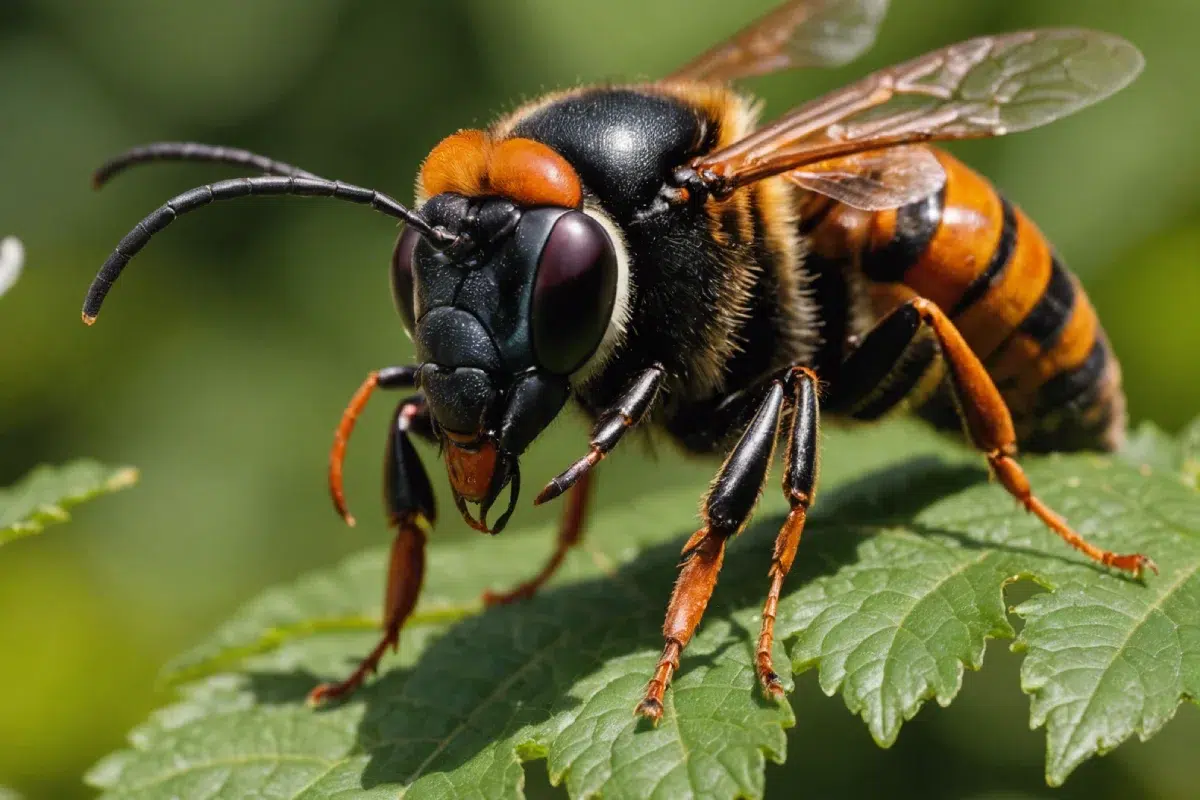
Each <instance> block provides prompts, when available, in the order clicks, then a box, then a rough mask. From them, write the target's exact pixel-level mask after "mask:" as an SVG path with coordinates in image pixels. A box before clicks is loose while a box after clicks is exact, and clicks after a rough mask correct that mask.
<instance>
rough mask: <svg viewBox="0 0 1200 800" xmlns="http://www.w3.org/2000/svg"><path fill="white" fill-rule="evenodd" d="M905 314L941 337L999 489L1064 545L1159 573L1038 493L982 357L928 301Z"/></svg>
mask: <svg viewBox="0 0 1200 800" xmlns="http://www.w3.org/2000/svg"><path fill="white" fill-rule="evenodd" d="M903 313H916V314H918V315H919V316H920V320H921V322H922V323H923V324H925V325H928V326H929V327H930V328H931V329H932V330H933V333H934V335H935V336H936V337H937V340H938V344H939V346H940V347H941V351H942V356H943V358H945V360H946V364H947V366H948V367H949V372H950V381H951V385H952V386H953V387H954V393H955V395H956V397H957V399H958V407H959V409H960V413H961V414H962V417H963V421H964V422H965V424H966V428H967V434H968V436H969V437H970V439H971V442H972V443H973V444H974V445H975V446H976V447H977V448H979V449H980V450H981V451H982V452H983V453H984V455H986V456H987V460H988V464H989V465H990V466H991V468H992V472H993V474H995V476H996V478H997V479H998V480H999V482H1000V485H1001V486H1003V487H1004V488H1005V489H1006V490H1007V491H1008V493H1009V494H1011V495H1012V496H1013V497H1015V498H1016V499H1017V500H1018V501H1019V502H1020V503H1021V505H1023V506H1024V507H1025V509H1026V510H1027V511H1029V512H1031V513H1032V514H1034V516H1036V517H1037V518H1038V519H1040V520H1041V521H1042V522H1043V523H1044V524H1045V525H1046V527H1048V528H1049V529H1050V530H1052V531H1053V532H1054V533H1055V534H1057V535H1058V536H1060V537H1061V538H1062V540H1063V541H1065V542H1066V543H1067V544H1069V545H1071V547H1074V548H1075V549H1076V550H1079V551H1080V552H1082V553H1084V554H1085V555H1087V556H1088V557H1089V558H1091V559H1092V560H1093V561H1096V562H1098V563H1100V564H1104V565H1105V566H1110V567H1116V568H1117V569H1120V570H1124V571H1126V572H1129V573H1131V574H1132V575H1134V576H1135V577H1140V576H1141V574H1142V572H1143V571H1144V570H1146V569H1149V570H1152V571H1154V572H1158V567H1157V566H1155V564H1154V562H1153V561H1151V560H1150V558H1148V557H1147V556H1144V555H1141V554H1137V553H1131V554H1121V553H1114V552H1112V551H1110V550H1104V549H1103V548H1100V547H1097V546H1096V545H1094V544H1092V543H1090V542H1088V541H1087V540H1086V539H1084V538H1083V537H1082V536H1080V535H1079V534H1078V533H1077V532H1075V531H1074V530H1073V529H1072V528H1071V526H1070V525H1068V524H1067V521H1066V520H1064V519H1063V518H1062V517H1061V516H1059V515H1058V514H1057V513H1055V512H1054V511H1053V510H1052V509H1051V508H1049V507H1048V506H1047V505H1046V504H1045V503H1043V502H1042V501H1041V500H1039V499H1038V497H1037V496H1036V495H1034V494H1033V490H1032V488H1031V487H1030V485H1029V479H1028V478H1026V476H1025V471H1024V470H1023V469H1021V466H1020V465H1019V464H1018V463H1017V462H1016V460H1015V459H1014V458H1013V454H1014V453H1015V452H1016V447H1017V436H1016V431H1015V430H1014V429H1013V422H1012V416H1011V415H1010V414H1009V411H1008V406H1006V405H1005V403H1004V399H1003V398H1002V397H1001V396H1000V392H999V390H997V389H996V384H995V383H993V382H992V379H991V376H989V375H988V373H987V370H985V369H984V367H983V364H982V363H980V361H979V358H978V356H976V355H975V353H974V352H972V351H971V348H970V347H969V346H968V345H967V343H966V340H964V339H963V337H962V334H961V333H959V331H958V329H957V328H956V327H955V326H954V323H953V322H951V321H950V319H949V318H948V317H946V315H945V314H944V313H942V310H941V309H940V308H938V307H937V306H936V305H935V304H934V303H932V302H930V301H929V300H926V299H924V298H921V297H918V298H915V299H913V300H910V301H909V302H908V303H906V304H905V305H903V306H900V307H899V308H898V309H896V311H894V312H892V314H893V315H895V314H903ZM886 321H887V320H886V319H885V320H884V322H881V323H880V324H881V325H882V324H884V323H886Z"/></svg>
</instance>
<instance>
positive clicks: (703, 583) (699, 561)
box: [634, 380, 798, 722]
mask: <svg viewBox="0 0 1200 800" xmlns="http://www.w3.org/2000/svg"><path fill="white" fill-rule="evenodd" d="M783 400H784V382H783V381H782V380H775V381H773V382H772V383H771V385H770V387H769V388H768V390H767V394H766V397H765V398H764V399H763V401H762V403H761V405H760V406H759V408H758V411H757V413H755V415H754V419H752V420H751V421H750V424H749V425H748V426H747V427H746V430H745V431H744V432H743V433H742V438H741V439H740V440H739V441H738V443H737V444H736V445H735V446H734V448H733V450H732V451H731V452H730V454H729V456H728V457H726V459H725V463H724V464H722V465H721V469H720V471H719V472H718V473H717V479H716V481H715V482H714V483H713V487H712V490H711V491H710V492H709V495H708V498H707V500H706V501H705V503H704V527H702V528H701V529H700V530H698V531H696V532H695V533H694V534H692V537H691V538H690V539H688V541H687V544H685V545H684V546H683V560H682V563H681V567H680V571H679V579H678V580H677V581H676V583H675V589H674V591H672V593H671V601H670V603H669V604H668V605H667V617H666V620H665V621H664V622H663V638H664V639H665V640H666V645H665V646H664V647H663V652H662V656H661V657H660V658H659V660H658V665H657V666H656V667H655V669H654V676H653V677H652V678H651V679H650V682H649V683H648V684H647V685H646V694H645V697H644V698H643V699H642V702H641V703H639V704H638V706H637V708H636V709H635V712H634V713H636V714H639V715H640V716H643V717H646V718H647V719H650V720H651V721H653V722H658V720H659V719H661V718H662V715H663V694H664V692H665V691H666V688H667V685H668V684H669V683H670V682H671V675H672V673H674V671H675V670H676V669H677V668H678V667H679V655H680V653H682V652H683V648H685V647H687V644H688V642H689V641H691V639H692V635H693V634H694V633H695V632H696V626H697V625H699V624H700V618H701V617H703V616H704V609H705V608H706V607H707V606H708V601H709V599H710V598H711V597H712V593H713V589H714V588H715V587H716V585H717V575H718V573H720V571H721V563H722V561H723V560H724V558H725V543H726V541H727V540H728V539H729V538H730V537H731V536H734V535H735V534H737V533H738V532H740V531H741V530H742V528H744V527H745V525H746V522H747V521H748V520H749V518H750V513H751V512H752V511H753V510H754V505H755V503H757V501H758V495H759V493H760V492H761V491H762V487H763V484H764V482H765V481H766V479H767V472H768V470H769V469H770V467H771V459H772V457H773V455H774V452H775V440H776V438H777V437H778V434H779V423H780V418H781V414H782V411H783ZM797 535H798V534H797Z"/></svg>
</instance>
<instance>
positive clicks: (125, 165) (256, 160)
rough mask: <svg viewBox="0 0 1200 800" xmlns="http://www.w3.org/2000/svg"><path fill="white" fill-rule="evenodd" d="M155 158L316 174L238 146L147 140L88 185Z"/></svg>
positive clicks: (113, 160)
mask: <svg viewBox="0 0 1200 800" xmlns="http://www.w3.org/2000/svg"><path fill="white" fill-rule="evenodd" d="M155 161H199V162H207V163H214V164H228V165H229V166H231V167H254V168H255V169H257V170H258V171H259V172H263V173H265V174H267V175H292V176H295V177H297V178H319V177H321V176H320V175H314V174H313V173H311V172H309V171H308V170H304V169H300V167H296V166H293V165H291V164H288V163H287V162H284V161H276V160H275V159H273V158H268V157H267V156H263V155H259V154H258V153H252V152H250V151H249V150H242V149H241V148H238V147H222V146H220V145H212V144H201V143H199V142H151V143H150V144H144V145H140V146H139V147H131V148H129V149H128V150H126V151H125V152H124V153H121V154H120V155H117V156H114V157H113V158H110V159H109V160H108V161H106V162H104V164H103V165H101V167H100V168H99V169H98V170H96V171H95V172H93V173H92V186H93V188H96V189H99V188H100V187H102V186H104V184H106V183H108V182H109V181H110V180H112V179H113V178H115V177H116V176H117V175H120V174H121V173H122V172H124V171H125V170H127V169H129V168H130V167H136V166H137V165H139V164H149V163H152V162H155Z"/></svg>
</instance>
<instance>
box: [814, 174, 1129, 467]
mask: <svg viewBox="0 0 1200 800" xmlns="http://www.w3.org/2000/svg"><path fill="white" fill-rule="evenodd" d="M937 158H938V160H939V161H941V163H942V165H943V166H944V167H945V170H946V184H945V186H944V187H943V190H942V191H941V192H940V193H939V194H937V195H934V196H931V197H928V198H926V199H924V200H920V201H918V202H915V203H912V204H910V205H908V206H904V207H903V208H900V209H896V210H892V211H884V212H878V213H874V214H872V213H869V212H863V211H857V210H855V209H851V208H849V207H846V206H842V205H839V204H837V203H833V202H832V201H827V200H824V199H822V198H816V197H808V198H805V200H804V202H803V203H802V209H801V211H802V215H803V216H806V217H807V223H806V224H805V223H802V224H804V225H805V228H806V229H807V230H806V232H807V233H808V235H809V236H810V237H811V240H812V252H813V255H812V256H810V263H809V265H808V268H809V269H810V270H811V271H813V272H814V273H815V275H816V284H815V287H814V288H815V291H816V299H817V301H818V302H819V303H821V304H822V306H823V314H824V316H826V318H827V319H830V321H829V322H828V323H827V325H828V327H829V330H827V332H826V333H827V334H829V335H828V336H827V338H826V344H825V352H824V354H823V357H824V359H825V360H826V361H827V362H833V361H836V360H838V359H840V357H841V355H842V354H841V350H842V349H843V348H844V347H845V342H846V337H847V336H852V335H856V334H861V333H862V332H863V329H864V328H865V327H867V326H868V325H869V324H870V323H871V322H872V321H873V320H874V319H878V318H879V317H881V316H882V315H884V314H886V313H887V312H888V311H889V310H891V309H892V308H894V307H895V306H896V305H898V304H899V303H901V302H903V301H904V300H905V299H907V298H908V297H912V296H913V295H919V296H922V297H925V298H927V299H929V300H931V301H933V302H935V303H937V304H938V305H939V306H940V307H941V308H942V309H943V310H944V311H945V312H946V313H947V314H948V315H949V316H950V318H951V319H952V320H953V321H954V323H955V324H956V325H957V326H958V328H959V330H960V331H961V332H962V334H963V336H964V338H965V339H966V340H967V343H968V344H969V345H970V346H971V349H972V350H973V351H974V352H975V353H976V354H977V355H978V356H979V357H980V359H981V360H982V361H983V363H984V365H985V367H986V368H987V370H988V373H989V374H990V375H991V376H992V378H993V380H995V382H996V385H997V386H998V387H999V388H1000V390H1001V392H1002V394H1003V395H1004V399H1005V400H1006V401H1007V403H1008V405H1009V408H1010V409H1011V411H1012V414H1013V419H1014V421H1015V423H1016V426H1017V432H1018V438H1019V441H1020V444H1021V446H1022V448H1023V449H1027V450H1076V449H1090V448H1099V449H1112V448H1114V447H1116V446H1117V445H1119V444H1120V441H1121V438H1122V436H1123V434H1124V428H1125V401H1124V396H1123V394H1122V391H1121V386H1120V383H1121V381H1120V368H1119V366H1118V364H1117V361H1116V359H1115V357H1114V356H1113V354H1112V352H1111V350H1110V349H1109V346H1108V342H1107V340H1106V338H1105V336H1104V332H1103V330H1102V329H1101V327H1100V323H1099V320H1098V319H1097V318H1096V312H1095V310H1094V309H1093V308H1092V305H1091V303H1090V302H1089V301H1088V298H1087V295H1086V294H1085V293H1084V291H1083V287H1082V286H1081V285H1080V284H1079V281H1078V279H1077V278H1076V277H1075V276H1074V275H1072V274H1071V273H1070V272H1069V271H1068V270H1067V269H1066V267H1064V266H1063V264H1062V262H1061V261H1060V260H1059V259H1058V257H1057V255H1056V254H1055V253H1054V252H1053V250H1052V249H1051V247H1050V246H1049V244H1048V243H1047V242H1046V239H1045V237H1044V236H1043V235H1042V233H1041V231H1039V230H1038V228H1037V226H1036V225H1034V223H1033V222H1032V221H1031V220H1030V219H1029V217H1027V216H1026V215H1025V214H1024V213H1023V212H1022V211H1021V210H1020V209H1018V208H1015V207H1013V206H1012V205H1011V204H1009V202H1008V201H1007V200H1005V199H1004V198H1002V197H1001V196H1000V194H999V193H998V192H997V191H996V190H995V189H994V188H993V187H992V186H991V185H990V184H989V183H988V182H987V181H986V180H984V178H982V177H981V176H980V175H978V174H977V173H975V172H974V171H972V170H971V169H969V168H968V167H966V166H964V165H963V164H962V163H961V162H959V161H957V160H955V159H954V158H952V157H951V156H950V155H948V154H946V153H944V152H937ZM805 206H806V208H805ZM804 212H807V214H804ZM839 291H842V292H845V297H846V301H845V302H842V303H841V305H842V306H843V307H845V308H847V309H850V311H849V312H848V313H849V316H844V317H843V318H838V317H837V316H836V315H831V314H830V312H831V311H832V306H833V304H835V303H836V302H837V300H836V298H835V297H834V294H836V293H837V292H839ZM831 292H832V293H834V294H830V293H831ZM855 310H857V312H858V313H857V315H855V313H854V311H855ZM846 313H847V312H843V314H844V315H845V314H846ZM831 317H832V318H831ZM839 327H840V328H841V330H840V331H839V330H838V329H839ZM934 362H935V352H934V349H933V347H932V346H930V343H929V342H928V341H927V340H918V341H917V342H916V343H915V344H914V346H913V347H912V348H910V352H909V353H908V357H907V358H906V359H905V360H904V363H903V364H902V365H901V366H900V367H899V368H898V369H897V370H896V371H895V372H894V373H893V375H892V376H889V381H888V382H887V386H886V388H885V390H884V391H881V392H880V393H878V394H876V395H875V396H874V397H872V398H870V402H869V404H868V405H867V406H860V407H857V408H855V409H853V410H851V415H852V416H856V417H859V418H873V417H876V416H879V415H881V414H882V413H884V412H886V411H887V410H889V409H890V408H891V407H894V406H896V405H898V404H899V403H900V401H902V400H904V399H905V398H909V401H910V402H913V401H916V404H923V407H922V408H921V413H922V414H923V415H924V416H926V417H928V418H930V419H932V420H933V421H935V422H937V423H939V424H946V425H954V426H957V424H958V423H957V421H956V419H955V417H954V414H953V408H952V407H951V406H950V404H949V399H948V398H947V397H946V396H945V393H944V390H943V391H939V392H938V393H935V394H934V395H933V396H931V397H929V398H928V399H926V398H925V397H923V396H920V390H921V389H922V388H926V387H929V386H930V385H934V386H936V384H931V383H930V380H929V379H928V378H929V370H930V369H932V368H933V366H934Z"/></svg>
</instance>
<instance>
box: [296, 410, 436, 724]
mask: <svg viewBox="0 0 1200 800" xmlns="http://www.w3.org/2000/svg"><path fill="white" fill-rule="evenodd" d="M428 413H429V411H428V409H427V408H426V406H425V400H424V399H423V398H421V397H420V396H415V397H410V398H408V399H406V400H403V401H402V402H401V403H400V405H399V406H397V408H396V413H395V415H394V416H393V417H392V425H391V429H390V431H389V433H388V443H387V451H386V456H385V462H384V500H385V503H386V505H387V511H388V521H389V522H390V523H391V525H392V526H393V527H394V528H395V529H396V538H395V539H394V540H393V542H392V553H391V560H390V562H389V564H388V577H387V590H386V592H385V594H384V601H383V605H384V607H383V635H382V636H381V637H380V639H379V643H378V644H376V645H375V647H374V648H373V649H372V650H371V652H370V653H368V654H367V656H366V658H364V659H363V660H362V663H360V664H359V665H358V668H357V669H355V670H354V672H352V673H351V674H350V677H348V678H346V679H345V680H344V681H341V682H340V683H324V684H321V685H320V686H318V687H316V688H315V689H313V690H312V692H310V693H309V696H308V698H309V702H311V703H321V702H325V701H327V700H336V699H338V698H341V697H344V696H345V695H347V694H349V693H350V692H353V691H354V690H355V689H356V688H358V686H359V685H361V684H362V682H363V681H364V680H366V678H367V676H368V675H370V674H371V673H373V672H375V671H376V670H377V669H378V668H379V661H380V660H381V659H382V658H383V654H384V653H386V652H387V649H388V648H389V647H391V648H395V647H396V645H397V644H398V642H399V641H400V629H401V628H403V627H404V622H405V621H406V620H407V619H408V618H409V616H411V614H412V612H413V609H414V608H416V605H417V597H418V596H419V595H420V593H421V583H422V581H423V580H424V578H425V542H426V539H427V538H428V535H429V532H430V530H432V528H433V523H434V518H435V509H434V501H433V488H432V487H431V486H430V484H429V476H428V475H427V474H426V472H425V467H424V466H423V465H422V464H421V461H420V458H419V457H418V456H417V451H416V449H415V448H414V447H413V445H412V440H411V438H410V437H409V431H410V430H411V429H412V427H413V423H414V420H416V419H418V418H419V417H421V416H422V415H427V414H428Z"/></svg>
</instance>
